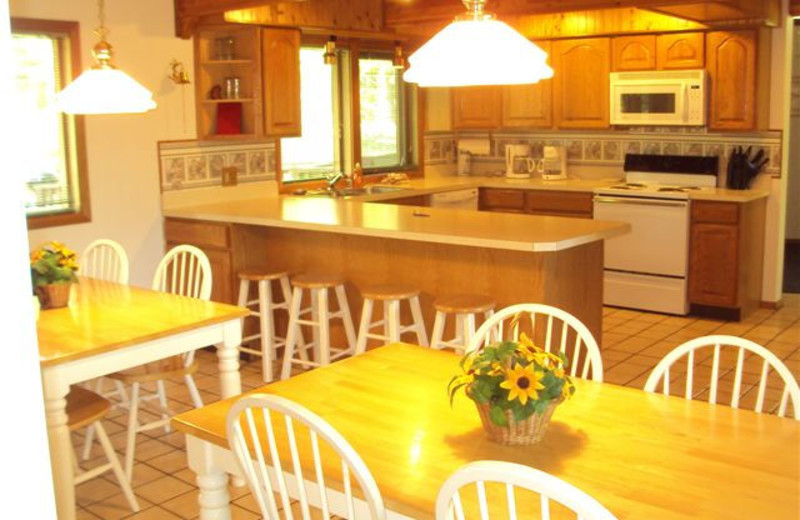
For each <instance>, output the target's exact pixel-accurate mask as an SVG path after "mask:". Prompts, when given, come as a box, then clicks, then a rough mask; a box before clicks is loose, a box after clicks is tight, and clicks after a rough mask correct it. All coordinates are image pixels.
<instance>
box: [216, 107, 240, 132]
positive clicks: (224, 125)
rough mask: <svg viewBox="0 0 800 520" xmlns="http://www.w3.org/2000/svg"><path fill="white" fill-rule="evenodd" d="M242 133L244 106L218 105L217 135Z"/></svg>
mask: <svg viewBox="0 0 800 520" xmlns="http://www.w3.org/2000/svg"><path fill="white" fill-rule="evenodd" d="M241 133H242V104H241V103H220V104H219V105H217V134H222V135H234V134H241Z"/></svg>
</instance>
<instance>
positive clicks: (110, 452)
mask: <svg viewBox="0 0 800 520" xmlns="http://www.w3.org/2000/svg"><path fill="white" fill-rule="evenodd" d="M94 426H96V428H97V439H98V440H99V441H100V445H101V446H102V447H103V451H104V452H105V454H106V458H107V459H108V463H109V464H111V471H113V472H114V476H115V477H117V482H119V487H121V488H122V494H123V495H125V500H127V501H128V505H129V506H130V508H131V509H132V510H133V511H134V512H137V511H139V502H137V501H136V496H135V495H134V494H133V490H132V489H131V481H130V479H128V478H127V477H126V476H125V472H124V471H122V466H120V464H119V459H118V458H117V453H116V452H115V451H114V447H113V446H112V445H111V441H110V440H109V438H108V435H106V431H105V429H103V425H102V424H100V421H97V422H96V423H94Z"/></svg>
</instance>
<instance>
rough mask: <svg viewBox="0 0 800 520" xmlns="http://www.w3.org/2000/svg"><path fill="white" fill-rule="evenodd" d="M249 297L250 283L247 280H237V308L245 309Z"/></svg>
mask: <svg viewBox="0 0 800 520" xmlns="http://www.w3.org/2000/svg"><path fill="white" fill-rule="evenodd" d="M248 296H250V281H249V280H244V279H242V280H239V299H238V300H237V301H236V305H238V306H239V307H247V298H248ZM242 320H244V318H242Z"/></svg>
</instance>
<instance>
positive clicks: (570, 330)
mask: <svg viewBox="0 0 800 520" xmlns="http://www.w3.org/2000/svg"><path fill="white" fill-rule="evenodd" d="M523 320H526V322H523ZM526 328H527V329H528V331H527V332H528V335H529V336H530V338H531V339H532V340H533V341H534V343H535V344H536V345H537V346H539V347H541V348H542V349H543V350H545V351H546V352H553V353H562V352H563V353H565V355H566V356H567V358H568V361H569V369H568V372H569V374H570V375H571V376H573V377H581V378H583V379H587V378H588V379H591V380H593V381H603V359H602V358H601V357H600V347H599V346H598V345H597V341H596V340H595V339H594V336H593V335H592V333H591V331H589V329H588V328H587V327H586V325H584V324H583V323H582V322H581V321H580V320H579V319H578V318H576V317H575V316H573V315H572V314H570V313H568V312H567V311H565V310H562V309H559V308H556V307H552V306H550V305H544V304H540V303H520V304H517V305H511V306H509V307H506V308H504V309H501V310H499V311H497V312H495V313H494V314H493V315H492V316H491V317H490V318H488V319H487V320H486V321H484V322H483V324H482V325H481V326H480V328H479V329H478V330H477V332H475V335H474V336H473V338H472V340H471V341H470V343H469V346H468V347H467V352H473V351H475V350H478V349H480V348H482V347H483V346H484V345H488V344H489V343H492V342H495V341H499V340H502V339H508V340H512V341H517V340H518V339H519V336H520V331H521V329H522V330H524V329H526Z"/></svg>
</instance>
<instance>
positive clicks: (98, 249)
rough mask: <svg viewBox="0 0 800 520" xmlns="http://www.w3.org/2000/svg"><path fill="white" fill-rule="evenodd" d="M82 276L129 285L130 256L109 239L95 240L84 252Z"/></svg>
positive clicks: (81, 262) (81, 265) (82, 256)
mask: <svg viewBox="0 0 800 520" xmlns="http://www.w3.org/2000/svg"><path fill="white" fill-rule="evenodd" d="M79 265H80V271H79V272H80V274H81V275H82V276H88V277H91V278H97V279H98V280H105V281H107V282H116V283H121V284H127V283H128V277H129V265H128V255H127V254H126V253H125V249H123V247H122V246H121V245H120V244H119V243H117V242H115V241H113V240H109V239H107V238H101V239H98V240H95V241H94V242H92V243H91V244H89V245H88V246H87V247H86V249H84V250H83V254H82V255H81V261H80V264H79Z"/></svg>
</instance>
